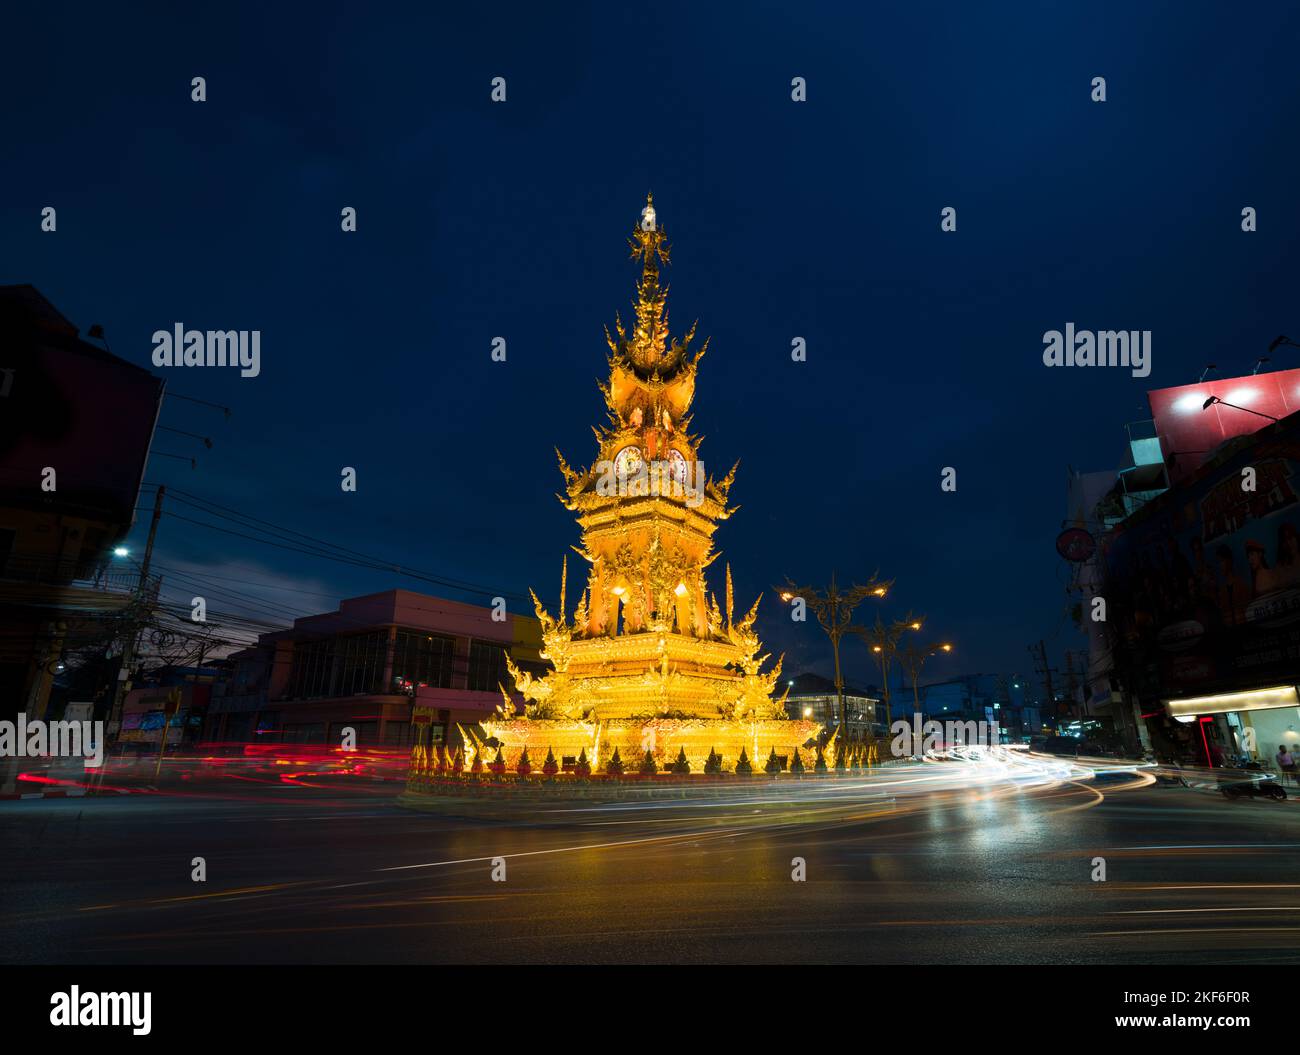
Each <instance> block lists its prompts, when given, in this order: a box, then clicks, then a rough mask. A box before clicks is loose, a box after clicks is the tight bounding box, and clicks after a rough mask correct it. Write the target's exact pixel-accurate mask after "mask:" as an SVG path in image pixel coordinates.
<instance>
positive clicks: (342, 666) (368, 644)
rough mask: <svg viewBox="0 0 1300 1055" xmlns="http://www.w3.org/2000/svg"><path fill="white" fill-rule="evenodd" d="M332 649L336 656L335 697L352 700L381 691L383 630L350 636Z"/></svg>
mask: <svg viewBox="0 0 1300 1055" xmlns="http://www.w3.org/2000/svg"><path fill="white" fill-rule="evenodd" d="M336 645H337V648H338V653H339V685H338V691H337V693H336V695H339V696H356V695H359V694H362V693H368V692H383V691H384V685H383V681H384V660H385V659H386V658H387V652H388V631H387V630H375V631H372V632H371V633H368V634H350V635H349V636H347V637H340V638H337V639H336Z"/></svg>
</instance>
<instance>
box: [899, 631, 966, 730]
mask: <svg viewBox="0 0 1300 1055" xmlns="http://www.w3.org/2000/svg"><path fill="white" fill-rule="evenodd" d="M951 652H952V644H951V643H950V642H947V641H940V642H937V643H935V644H933V645H927V646H925V647H923V648H918V647H917V646H916V645H915V644H914V643H912V642H910V641H909V642H908V644H907V646H906V647H905V648H900V649H897V650H896V654H897V656H898V660H899V662H900V663H902V664H903V668H904V669H905V670H906V671H907V676H908V677H909V678H911V679H912V700H913V702H914V703H915V705H916V713H918V714H919V713H920V711H921V690H920V688H919V687H918V684H917V683H918V682H919V681H920V678H921V668H922V667H923V666H925V661H926V660H927V659H929V658H930V657H931V656H941V655H948V654H949V653H951Z"/></svg>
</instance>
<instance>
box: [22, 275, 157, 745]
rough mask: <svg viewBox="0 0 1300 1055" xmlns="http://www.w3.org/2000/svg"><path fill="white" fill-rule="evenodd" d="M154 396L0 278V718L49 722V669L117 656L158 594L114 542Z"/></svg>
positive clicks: (35, 298) (51, 310)
mask: <svg viewBox="0 0 1300 1055" xmlns="http://www.w3.org/2000/svg"><path fill="white" fill-rule="evenodd" d="M162 393H163V383H162V381H161V380H159V379H158V378H157V377H155V376H154V375H152V374H151V373H149V372H148V371H147V370H143V369H141V368H139V367H137V366H134V365H132V364H131V363H128V362H126V361H125V360H123V359H119V358H118V357H117V356H115V355H112V354H110V353H109V352H107V351H105V350H104V349H102V348H99V347H96V346H95V345H93V344H90V343H88V342H87V341H84V340H82V339H81V337H80V334H79V331H78V330H77V327H76V326H74V325H73V324H72V323H71V322H69V321H68V320H67V319H66V318H64V317H63V315H61V314H60V313H59V311H58V309H56V308H55V307H54V306H53V305H52V304H51V303H50V302H49V301H48V300H46V299H45V298H44V297H43V296H42V295H41V294H40V293H39V292H37V290H35V289H34V288H33V287H31V286H2V287H0V720H12V719H13V718H14V716H15V715H16V714H17V713H18V712H19V711H25V712H26V713H27V715H28V716H29V717H33V718H44V717H58V715H48V714H47V704H48V702H49V699H50V691H51V686H52V684H53V682H54V679H55V677H56V676H57V675H58V674H60V673H61V672H62V671H63V670H64V669H65V668H66V667H67V666H68V665H69V664H70V663H74V662H76V661H79V660H80V659H84V658H87V657H90V656H96V655H97V656H99V657H104V656H106V655H108V654H110V653H112V652H117V653H118V654H120V649H121V645H122V643H123V641H124V640H125V639H126V638H127V636H128V635H129V634H130V633H133V632H134V629H135V619H136V618H137V616H138V612H139V611H140V610H141V608H142V606H143V604H144V602H145V601H147V599H148V598H149V596H150V595H151V594H152V593H153V592H155V591H156V580H153V581H151V582H149V583H141V582H140V579H139V576H138V574H137V573H136V572H135V571H134V570H132V569H131V567H128V566H125V565H126V561H125V560H122V559H119V560H117V561H116V562H115V561H114V555H113V551H114V547H115V546H116V545H117V544H118V543H119V542H120V541H121V540H122V539H123V538H124V537H125V536H126V534H127V533H128V531H129V530H130V528H131V525H132V522H133V521H134V518H135V507H136V504H137V502H138V499H139V494H140V487H141V480H142V478H143V473H144V466H145V462H146V460H147V459H148V456H149V447H150V444H151V442H152V439H153V433H154V425H155V422H156V420H157V417H158V410H159V405H160V402H161V399H162ZM113 684H115V681H112V682H111V683H110V685H109V687H108V690H107V691H105V693H104V694H103V696H102V698H100V699H97V700H96V702H95V708H94V713H95V716H96V717H98V718H104V717H106V713H105V712H106V711H107V708H108V706H109V704H110V703H111V699H110V696H111V687H112V685H113Z"/></svg>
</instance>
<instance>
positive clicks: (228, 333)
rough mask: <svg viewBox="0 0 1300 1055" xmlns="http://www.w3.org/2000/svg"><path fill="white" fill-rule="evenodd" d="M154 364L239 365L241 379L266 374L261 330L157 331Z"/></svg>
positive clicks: (175, 328)
mask: <svg viewBox="0 0 1300 1055" xmlns="http://www.w3.org/2000/svg"><path fill="white" fill-rule="evenodd" d="M152 340H153V365H154V366H157V367H164V366H237V367H240V371H239V376H240V377H256V376H257V375H258V374H259V373H261V372H262V331H261V330H187V329H186V328H185V325H184V323H180V322H178V323H176V325H175V326H173V327H172V328H171V329H170V330H154V334H153V338H152Z"/></svg>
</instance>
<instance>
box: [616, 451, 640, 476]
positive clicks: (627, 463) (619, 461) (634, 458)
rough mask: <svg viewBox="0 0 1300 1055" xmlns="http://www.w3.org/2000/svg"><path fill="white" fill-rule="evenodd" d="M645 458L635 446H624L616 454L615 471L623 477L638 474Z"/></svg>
mask: <svg viewBox="0 0 1300 1055" xmlns="http://www.w3.org/2000/svg"><path fill="white" fill-rule="evenodd" d="M643 462H644V459H642V457H641V452H640V451H639V450H637V448H635V447H624V448H623V449H622V450H621V451H619V452H618V453H617V454H616V455H614V472H615V473H617V474H618V475H619V476H622V477H629V476H636V475H637V473H639V472H640V471H641V466H642V464H643Z"/></svg>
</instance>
